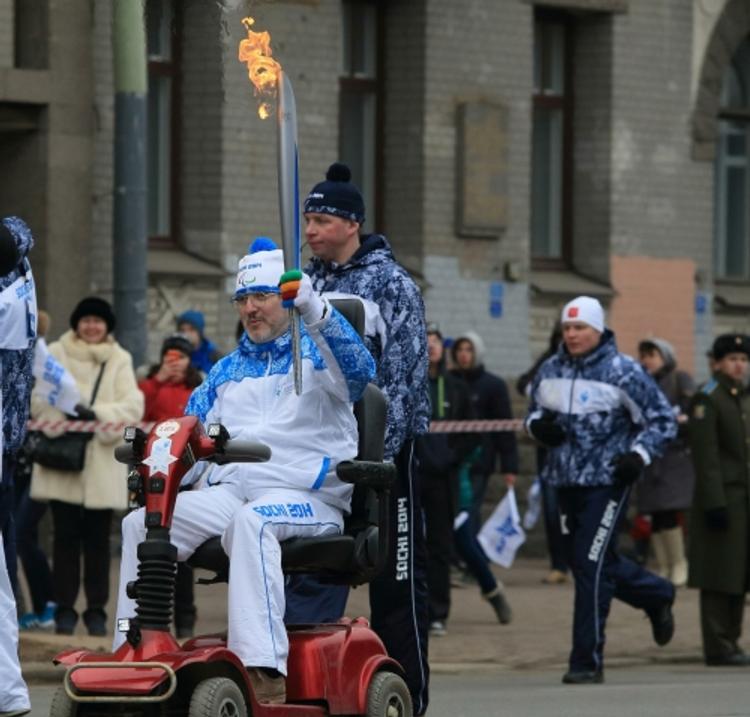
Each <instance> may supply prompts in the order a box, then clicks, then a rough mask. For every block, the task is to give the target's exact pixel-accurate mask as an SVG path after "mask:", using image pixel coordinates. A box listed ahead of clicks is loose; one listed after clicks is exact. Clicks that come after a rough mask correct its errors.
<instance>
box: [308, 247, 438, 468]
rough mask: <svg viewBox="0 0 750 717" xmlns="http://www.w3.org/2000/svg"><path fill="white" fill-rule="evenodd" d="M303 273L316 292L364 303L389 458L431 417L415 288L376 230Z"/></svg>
mask: <svg viewBox="0 0 750 717" xmlns="http://www.w3.org/2000/svg"><path fill="white" fill-rule="evenodd" d="M305 272H306V273H308V274H309V275H310V277H311V278H312V282H313V287H314V288H315V290H316V291H318V292H322V293H330V294H333V295H338V296H342V295H353V296H358V297H360V298H361V299H363V300H364V302H365V311H366V313H367V314H368V327H367V330H366V338H365V343H366V344H367V348H368V349H370V353H371V354H372V355H373V357H374V358H375V361H376V363H377V367H378V372H377V379H376V383H377V385H378V386H379V387H380V388H381V389H382V390H383V393H385V395H386V398H387V399H388V416H387V426H386V434H385V458H386V459H387V460H391V459H393V458H395V457H396V455H398V453H399V451H400V450H401V447H402V446H403V444H404V442H405V441H406V440H408V439H411V438H415V437H416V436H419V435H421V434H423V433H427V430H428V428H429V422H430V391H429V384H428V382H427V369H428V360H427V332H426V328H425V318H424V303H423V301H422V294H421V293H420V291H419V287H418V286H417V285H416V284H415V283H414V281H413V280H412V278H411V277H410V276H409V274H408V273H407V272H406V270H405V269H404V268H403V267H402V266H401V265H400V264H398V263H397V262H396V260H395V258H394V257H393V252H392V250H391V247H390V244H389V243H388V241H387V239H386V238H385V237H384V236H382V235H380V234H370V235H368V236H366V237H363V238H362V243H361V246H360V248H359V249H358V250H357V251H356V252H355V253H354V255H353V256H352V257H351V258H350V259H349V261H347V262H346V263H344V264H333V263H324V262H323V261H321V260H320V259H313V260H312V261H311V262H310V263H309V264H308V265H307V266H306V267H305ZM373 310H374V312H375V313H377V316H376V317H373V316H372V314H373Z"/></svg>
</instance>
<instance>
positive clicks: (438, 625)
mask: <svg viewBox="0 0 750 717" xmlns="http://www.w3.org/2000/svg"><path fill="white" fill-rule="evenodd" d="M447 634H448V630H446V628H445V623H444V622H443V621H442V620H433V621H432V622H431V623H430V637H445V636H446V635H447Z"/></svg>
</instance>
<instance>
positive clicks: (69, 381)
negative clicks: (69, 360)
mask: <svg viewBox="0 0 750 717" xmlns="http://www.w3.org/2000/svg"><path fill="white" fill-rule="evenodd" d="M33 374H34V381H35V383H34V390H35V391H36V392H37V393H38V394H39V395H41V396H43V397H44V398H45V399H47V401H48V403H49V404H50V406H54V407H55V408H59V409H60V410H61V411H62V412H63V413H73V414H75V412H76V411H75V406H76V404H77V403H80V402H81V395H80V394H79V393H78V387H77V386H76V382H75V380H74V379H73V377H72V376H71V375H70V372H69V371H67V370H66V369H65V367H64V366H63V365H62V364H61V363H60V362H59V361H58V360H57V359H56V358H55V357H54V356H53V355H52V354H51V353H50V352H49V349H48V348H47V342H46V341H45V340H44V339H43V338H41V337H40V338H38V339H37V342H36V347H35V348H34V368H33Z"/></svg>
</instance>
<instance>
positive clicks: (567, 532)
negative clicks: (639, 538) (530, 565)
mask: <svg viewBox="0 0 750 717" xmlns="http://www.w3.org/2000/svg"><path fill="white" fill-rule="evenodd" d="M629 494H630V488H623V487H622V486H617V485H604V486H590V487H564V488H560V489H559V491H558V498H559V501H560V516H561V525H562V530H563V535H564V540H565V547H566V553H567V558H568V564H569V565H570V567H571V569H572V571H573V577H574V578H575V603H574V612H573V649H572V650H571V653H570V669H571V670H572V671H574V672H584V671H597V672H598V671H600V670H602V669H603V660H604V631H605V627H606V623H607V617H608V616H609V608H610V605H611V603H612V599H613V598H617V599H618V600H622V601H623V602H625V603H627V604H628V605H630V606H631V607H634V608H636V609H639V610H644V611H645V612H646V613H649V612H653V611H655V610H657V609H658V608H660V607H661V606H662V605H664V604H666V603H671V602H672V601H673V600H674V586H673V585H672V583H670V582H669V581H668V580H665V579H664V578H660V577H657V576H656V575H653V574H652V573H650V572H648V571H647V570H645V569H644V568H643V567H641V566H640V565H637V564H636V563H634V562H633V561H632V560H628V559H627V558H624V557H623V556H622V555H620V554H619V553H618V552H617V531H618V523H619V521H620V518H621V517H622V515H624V514H625V513H626V512H627V503H628V497H629Z"/></svg>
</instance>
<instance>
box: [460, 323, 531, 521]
mask: <svg viewBox="0 0 750 717" xmlns="http://www.w3.org/2000/svg"><path fill="white" fill-rule="evenodd" d="M451 352H452V354H453V361H454V362H455V364H456V366H457V368H456V369H455V370H454V374H455V375H456V376H458V377H459V378H461V379H463V380H464V381H465V382H466V383H467V385H468V386H469V392H470V397H471V403H472V407H473V411H474V416H475V418H477V419H478V420H482V419H492V418H497V419H508V418H513V410H512V408H511V405H510V394H509V393H508V387H507V386H506V384H505V381H503V379H502V378H500V377H499V376H496V375H495V374H493V373H490V372H489V371H487V370H486V369H485V367H484V353H485V348H484V341H482V339H481V337H480V336H479V334H477V333H475V332H474V331H466V332H464V333H463V334H460V335H458V336H456V339H455V341H454V343H453V346H452V348H451ZM498 456H499V457H500V470H501V472H502V474H503V479H504V480H505V484H506V485H508V486H510V485H513V484H514V483H515V482H516V476H517V474H518V445H517V443H516V436H515V434H514V433H513V432H512V431H504V432H500V433H485V434H483V435H482V440H481V451H480V452H479V454H478V456H477V460H476V461H475V463H474V464H473V465H472V467H471V482H472V489H473V494H474V498H473V504H472V509H471V511H470V513H469V518H470V520H471V524H472V527H473V529H474V531H475V533H476V532H479V528H480V525H481V518H480V510H481V507H482V503H483V502H484V496H485V493H486V492H487V483H488V481H489V479H490V476H491V475H492V474H493V473H494V472H495V467H496V464H497V457H498Z"/></svg>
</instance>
